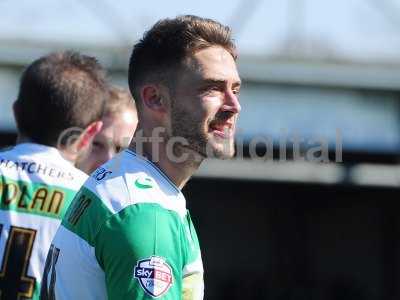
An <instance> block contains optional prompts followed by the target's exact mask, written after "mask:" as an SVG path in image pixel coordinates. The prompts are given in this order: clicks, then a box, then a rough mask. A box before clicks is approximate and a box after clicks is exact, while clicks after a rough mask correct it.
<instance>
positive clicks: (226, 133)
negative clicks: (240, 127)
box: [209, 121, 235, 139]
mask: <svg viewBox="0 0 400 300" xmlns="http://www.w3.org/2000/svg"><path fill="white" fill-rule="evenodd" d="M209 132H211V133H212V134H213V135H214V136H216V137H219V138H223V139H229V138H232V137H233V135H234V134H235V128H234V124H233V123H232V122H229V121H212V122H211V123H210V125H209Z"/></svg>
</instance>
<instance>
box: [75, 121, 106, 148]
mask: <svg viewBox="0 0 400 300" xmlns="http://www.w3.org/2000/svg"><path fill="white" fill-rule="evenodd" d="M102 127H103V122H102V121H96V122H93V123H91V124H90V125H89V126H88V127H86V129H85V130H84V131H83V132H82V134H81V136H80V137H79V140H78V143H77V146H76V147H77V149H76V150H77V151H78V153H79V152H81V151H82V150H83V149H85V148H87V147H89V145H90V144H91V142H92V141H93V138H94V137H95V136H96V134H98V133H99V132H100V130H101V128H102Z"/></svg>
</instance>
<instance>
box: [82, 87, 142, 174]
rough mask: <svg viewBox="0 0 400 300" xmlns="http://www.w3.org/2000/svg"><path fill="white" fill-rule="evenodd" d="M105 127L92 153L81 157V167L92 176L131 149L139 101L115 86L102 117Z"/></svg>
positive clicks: (94, 143) (96, 140) (97, 136)
mask: <svg viewBox="0 0 400 300" xmlns="http://www.w3.org/2000/svg"><path fill="white" fill-rule="evenodd" d="M102 121H103V127H102V128H101V131H100V132H99V133H98V134H97V135H96V136H95V137H94V139H93V143H92V146H91V149H90V151H87V152H86V153H85V154H84V155H82V156H81V157H79V158H78V161H77V164H76V166H77V168H79V169H81V170H82V171H84V172H85V173H87V174H91V173H92V172H93V171H94V170H96V169H97V168H98V167H99V166H101V165H102V164H104V163H105V162H106V161H108V160H109V159H111V158H112V157H113V156H114V155H115V154H117V153H119V152H120V151H121V150H123V149H125V148H127V147H128V146H129V143H130V142H131V139H132V136H133V134H134V132H135V129H136V126H137V122H138V119H137V113H136V107H135V101H134V100H133V98H132V96H131V94H130V93H129V91H128V90H125V89H122V88H118V87H115V86H113V87H111V88H110V97H109V99H108V100H107V102H106V106H105V110H104V115H103V118H102Z"/></svg>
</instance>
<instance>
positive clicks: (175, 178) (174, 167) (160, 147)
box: [129, 131, 203, 189]
mask: <svg viewBox="0 0 400 300" xmlns="http://www.w3.org/2000/svg"><path fill="white" fill-rule="evenodd" d="M138 132H139V131H136V133H138ZM141 138H146V135H145V136H142V137H141ZM144 140H145V139H143V140H142V141H144ZM146 140H149V137H147V139H146ZM138 141H139V139H138V138H137V135H136V134H135V137H134V138H133V140H132V142H131V144H130V146H129V149H131V150H133V151H135V152H136V153H137V154H139V155H142V156H144V157H146V158H147V159H148V160H150V161H151V162H153V163H154V164H155V165H156V166H157V167H158V168H159V169H160V170H161V171H163V172H164V174H166V175H167V176H168V178H169V179H170V180H171V181H172V182H173V183H174V184H175V185H176V186H177V187H178V188H179V189H182V188H183V187H184V186H185V184H186V182H188V180H189V179H190V177H192V175H193V174H194V172H196V170H197V169H198V168H199V166H200V164H201V162H202V160H203V158H201V159H199V158H198V157H199V155H198V154H197V153H194V152H193V151H191V150H186V149H177V150H176V151H174V155H172V156H174V157H171V153H169V152H171V150H170V149H169V151H168V149H167V141H165V139H160V141H161V142H158V143H155V142H152V141H151V139H150V142H147V141H146V142H142V143H139V142H138ZM177 152H179V154H178V153H177ZM183 158H185V159H183Z"/></svg>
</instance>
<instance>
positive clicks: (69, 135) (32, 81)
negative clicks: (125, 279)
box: [0, 52, 107, 300]
mask: <svg viewBox="0 0 400 300" xmlns="http://www.w3.org/2000/svg"><path fill="white" fill-rule="evenodd" d="M106 99H107V85H106V81H105V73H104V70H103V69H102V67H101V66H100V65H99V64H98V63H97V61H96V60H95V59H94V58H92V57H88V56H84V55H80V54H78V53H74V52H59V53H53V54H50V55H48V56H44V57H42V58H40V59H38V60H36V61H34V62H33V63H32V64H31V65H29V66H28V67H27V69H26V70H25V71H24V72H23V74H22V77H21V81H20V88H19V94H18V98H17V100H16V101H15V102H14V107H13V108H14V116H15V120H16V124H17V128H18V139H17V145H16V146H15V147H13V148H12V149H10V150H6V151H4V152H0V174H1V183H0V191H1V194H0V195H1V206H0V208H1V209H0V230H1V239H0V257H1V260H2V263H1V272H0V295H1V296H0V298H1V299H2V300H4V299H7V300H11V299H13V300H15V299H39V292H40V284H41V279H42V273H43V269H44V263H45V259H46V255H47V252H48V249H49V247H50V244H51V240H52V238H53V236H54V234H55V233H56V230H57V228H58V226H59V224H60V222H61V218H62V217H63V215H64V213H65V211H66V209H67V207H68V205H69V204H70V202H71V200H72V199H73V197H74V196H75V193H76V192H77V191H78V190H79V188H80V187H81V185H82V184H83V182H84V180H86V178H87V176H86V175H85V174H84V173H83V172H82V171H80V170H78V169H76V168H75V167H74V166H73V164H74V163H75V161H76V158H77V156H78V153H80V152H82V151H85V149H86V148H88V145H89V144H90V143H91V141H92V139H93V137H94V136H95V135H96V134H97V133H98V132H99V130H100V129H101V121H99V120H100V118H101V115H102V113H103V108H104V103H105V100H106ZM71 127H73V128H74V129H73V130H69V129H70V128H71ZM77 128H81V130H78V129H77Z"/></svg>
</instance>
